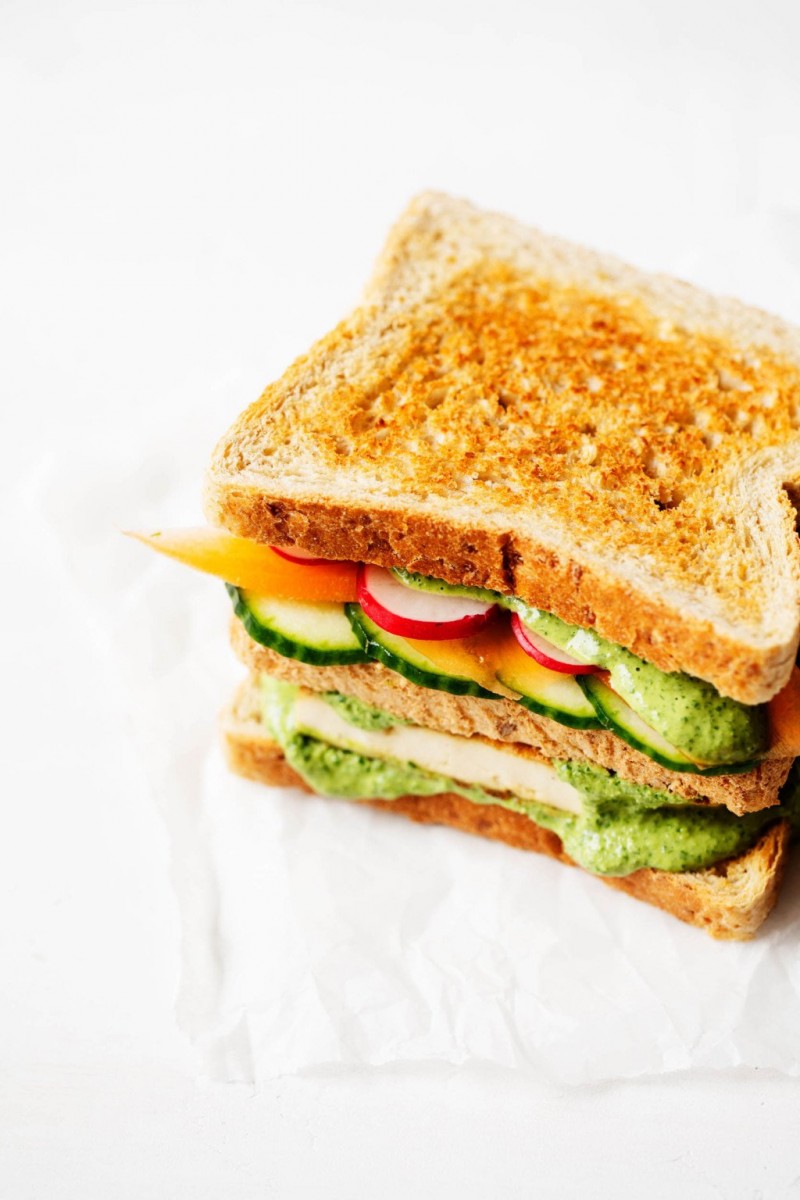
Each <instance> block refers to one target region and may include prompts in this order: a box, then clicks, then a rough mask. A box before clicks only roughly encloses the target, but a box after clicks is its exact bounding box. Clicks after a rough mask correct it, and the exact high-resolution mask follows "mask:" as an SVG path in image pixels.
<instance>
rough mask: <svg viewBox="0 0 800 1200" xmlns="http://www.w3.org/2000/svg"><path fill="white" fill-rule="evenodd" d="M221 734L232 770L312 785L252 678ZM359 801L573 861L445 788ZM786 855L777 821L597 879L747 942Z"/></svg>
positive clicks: (553, 840) (766, 909) (530, 829)
mask: <svg viewBox="0 0 800 1200" xmlns="http://www.w3.org/2000/svg"><path fill="white" fill-rule="evenodd" d="M222 734H223V743H224V747H225V753H226V757H227V760H228V764H229V766H230V767H231V769H232V770H234V771H236V772H237V773H238V774H239V775H244V776H245V777H246V778H248V779H254V780H258V781H259V782H261V783H266V784H272V785H274V786H276V787H299V788H302V789H303V790H304V791H310V790H311V789H310V788H309V787H308V785H307V784H306V783H305V782H304V781H303V779H301V777H300V776H299V775H298V774H297V773H296V772H295V771H294V770H293V769H292V768H291V767H290V766H289V764H288V763H287V762H286V760H285V758H284V757H283V754H282V752H281V749H280V747H279V746H278V745H276V743H275V742H274V741H272V739H271V738H270V737H269V735H268V734H267V732H266V730H265V728H264V726H263V724H262V721H261V715H260V706H259V695H258V687H257V685H256V684H255V682H254V681H253V680H252V679H251V680H247V681H245V682H244V683H243V684H242V686H241V687H240V688H239V690H238V692H237V693H236V695H235V697H234V699H233V701H232V703H231V704H230V706H229V707H228V708H227V709H226V710H225V712H224V713H223V715H222ZM361 803H367V804H371V805H372V806H373V807H375V808H382V809H385V810H386V811H387V812H394V813H400V814H402V815H403V816H406V817H410V818H411V820H412V821H419V822H420V823H422V824H433V825H452V826H453V827H454V828H456V829H462V830H464V831H466V832H467V833H478V834H481V835H482V836H483V837H488V838H493V839H495V840H497V841H501V842H506V843H507V844H508V845H509V846H515V847H518V848H519V849H523V850H536V851H538V852H539V853H540V854H547V855H549V856H550V857H551V858H557V859H558V860H559V861H560V862H563V863H566V864H568V865H570V866H575V865H576V864H575V863H573V861H572V859H571V858H569V856H568V855H567V854H565V853H564V849H563V846H562V844H561V840H560V838H558V837H557V836H556V835H555V834H554V833H552V832H550V831H549V830H545V829H542V828H541V827H540V826H538V825H536V824H535V822H534V821H532V820H530V819H529V818H528V817H524V816H521V815H520V814H518V813H513V812H509V811H508V810H506V809H504V808H500V807H498V806H494V805H491V806H490V805H481V804H473V803H472V802H471V801H469V800H466V799H464V798H463V797H462V796H457V795H454V794H452V793H446V794H444V795H440V796H403V797H401V798H400V799H398V800H391V801H388V800H368V801H362V802H361ZM788 852H789V824H788V822H787V821H779V822H776V824H775V825H772V826H771V827H770V828H768V829H767V830H766V831H765V832H764V833H763V834H762V836H761V837H760V838H759V840H758V841H757V842H756V844H755V845H754V846H753V848H752V849H751V850H749V851H748V852H747V853H746V854H742V855H740V856H739V857H738V858H735V859H728V860H727V861H725V862H722V863H718V864H716V865H715V866H713V867H709V868H707V869H705V870H702V871H685V872H669V871H655V870H650V869H645V870H640V871H635V872H634V873H633V874H631V875H625V876H622V877H614V878H611V877H608V876H606V877H599V878H602V881H603V883H607V884H608V885H609V886H610V887H613V888H617V889H618V890H620V891H623V892H627V893H628V894H629V895H630V896H635V897H636V898H637V899H639V900H646V901H647V903H648V904H654V905H656V907H658V908H662V909H664V910H665V911H666V912H670V913H672V914H673V915H674V916H676V917H679V918H680V920H681V921H686V922H688V923H689V924H690V925H698V926H700V928H702V929H705V930H707V932H708V933H710V934H711V935H712V936H713V937H716V938H728V939H730V938H736V939H746V938H750V937H752V936H753V934H754V933H755V932H756V930H757V929H758V927H759V926H760V925H761V924H762V922H763V921H764V920H765V919H766V917H767V916H768V915H769V913H770V912H771V910H772V908H773V907H774V905H775V902H776V900H777V898H778V891H779V888H780V883H781V879H782V877H783V872H784V869H785V865H786V859H787V856H788Z"/></svg>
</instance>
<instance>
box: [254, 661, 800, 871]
mask: <svg viewBox="0 0 800 1200" xmlns="http://www.w3.org/2000/svg"><path fill="white" fill-rule="evenodd" d="M295 695H296V688H294V687H292V686H291V685H288V684H282V683H278V682H276V681H275V680H272V679H270V678H269V677H268V676H262V696H263V713H264V720H265V723H266V725H267V727H268V728H269V730H270V732H271V733H272V736H273V737H274V738H275V740H276V741H277V742H278V743H279V745H280V746H281V749H282V750H283V753H284V755H285V756H286V759H287V761H288V762H289V764H290V765H291V766H292V767H293V768H294V770H295V771H297V773H298V774H299V775H301V776H302V777H303V779H305V780H306V782H307V783H308V784H309V786H310V787H312V788H313V789H314V791H316V792H320V793H322V794H323V795H330V796H342V797H345V798H349V799H355V800H359V799H373V798H375V799H382V800H396V799H397V798H398V797H400V796H407V795H414V796H432V795H437V794H440V793H442V792H454V793H456V794H458V795H461V796H465V797H466V798H467V799H468V800H471V801H472V802H473V803H476V804H497V805H500V806H502V807H503V808H507V809H510V810H511V811H513V812H518V813H522V814H523V815H524V816H527V817H530V819H531V820H533V821H535V822H536V824H537V825H541V826H543V827H544V828H546V829H550V830H552V831H553V832H554V833H556V834H557V835H558V836H559V837H560V838H561V840H562V842H563V843H564V849H565V850H566V852H567V853H568V854H569V855H570V857H571V858H573V859H574V860H575V861H576V862H578V863H580V865H581V866H582V867H585V869H586V870H587V871H592V872H594V873H595V874H598V875H628V874H630V872H631V871H636V870H638V869H639V868H640V867H657V868H659V869H661V870H665V871H688V870H695V869H698V868H700V867H705V866H710V865H711V864H712V863H715V862H719V861H720V860H721V859H724V858H729V857H733V856H735V855H737V854H740V853H742V852H743V851H744V850H746V849H747V848H748V847H749V846H750V845H752V843H753V842H754V841H755V839H756V838H757V836H758V834H759V833H760V831H761V830H762V829H763V828H764V827H765V826H766V825H767V824H769V823H770V822H772V821H774V820H775V819H776V818H778V817H787V816H788V817H790V818H791V819H793V820H794V821H796V822H798V825H800V775H798V776H794V775H793V777H791V778H790V783H789V784H787V790H786V791H785V796H786V799H785V801H784V803H782V804H781V806H779V807H774V808H771V809H766V810H764V811H762V812H759V813H751V814H748V815H747V816H745V817H737V816H735V815H734V814H733V813H730V812H729V811H728V810H727V809H723V808H717V807H704V806H700V805H687V804H684V803H682V802H681V801H680V800H679V799H677V798H676V797H674V796H672V795H670V794H669V793H667V792H659V791H656V790H655V789H654V788H649V787H645V786H643V785H641V784H634V783H629V782H627V781H626V780H623V779H620V778H618V777H617V776H615V775H612V774H611V773H610V772H609V771H606V770H604V769H603V768H601V767H597V766H593V765H589V764H586V763H571V762H564V763H556V764H554V766H555V767H556V770H557V771H558V774H559V775H560V777H561V778H562V779H564V780H565V781H566V782H568V783H570V784H572V786H573V787H575V788H576V789H577V790H578V791H579V792H580V794H581V797H582V800H583V811H582V813H581V814H580V815H575V814H573V813H569V812H565V811H563V810H559V809H556V808H551V807H550V806H549V805H545V804H539V803H537V802H536V801H531V800H522V799H520V798H519V797H515V796H497V795H494V794H493V793H491V792H487V791H485V790H484V789H483V788H480V787H475V786H472V785H469V786H468V785H464V784H461V783H459V782H457V781H456V780H453V779H450V778H447V777H445V776H442V775H437V774H435V773H434V772H432V771H426V770H424V769H423V768H421V767H417V766H415V765H414V764H413V763H410V762H399V761H397V760H392V759H378V758H372V757H367V756H365V755H362V754H358V753H357V752H355V751H353V750H344V749H340V748H339V747H337V746H333V745H331V744H330V743H328V742H324V741H322V740H320V739H319V738H316V737H313V736H311V735H309V734H307V733H301V732H299V731H298V730H297V728H296V727H295V724H294V720H293V709H294V698H295ZM326 698H328V697H326ZM790 785H791V786H790Z"/></svg>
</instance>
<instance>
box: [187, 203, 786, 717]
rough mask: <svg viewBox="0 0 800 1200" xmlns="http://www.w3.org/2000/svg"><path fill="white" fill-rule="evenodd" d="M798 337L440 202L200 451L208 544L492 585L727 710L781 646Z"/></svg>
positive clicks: (768, 683) (763, 679)
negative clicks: (703, 689) (710, 688)
mask: <svg viewBox="0 0 800 1200" xmlns="http://www.w3.org/2000/svg"><path fill="white" fill-rule="evenodd" d="M798 493H800V330H799V329H797V328H795V327H793V326H791V325H789V324H787V323H786V322H784V321H782V320H780V319H779V318H777V317H772V316H769V315H767V314H766V313H763V312H761V311H759V310H757V309H753V308H748V307H746V306H744V305H742V304H740V303H739V302H737V301H734V300H730V299H724V298H717V297H715V296H712V295H709V294H708V293H706V292H703V291H700V290H698V289H697V288H694V287H691V286H690V285H688V284H686V283H682V282H680V281H678V280H674V279H671V278H667V277H664V276H654V275H648V274H645V273H643V272H641V271H637V270H635V269H634V268H632V267H629V266H626V265H624V264H623V263H620V262H618V261H617V260H616V259H613V258H609V257H607V256H603V255H600V254H596V253H594V252H592V251H589V250H585V249H582V248H580V247H576V246H573V245H570V244H569V243H567V242H563V241H560V240H558V239H556V238H552V237H548V236H546V235H545V234H542V233H539V232H538V231H536V230H533V229H530V228H527V227H526V226H523V225H520V224H518V223H517V222H515V221H513V220H511V219H509V218H507V217H504V216H499V215H497V214H493V213H485V212H481V211H479V210H478V209H476V208H474V207H473V206H472V205H470V204H468V203H466V202H465V201H461V200H455V199H452V198H450V197H448V196H443V195H439V194H435V193H430V194H426V195H423V196H420V197H419V198H418V199H416V200H415V201H414V202H413V203H412V204H411V205H410V207H409V208H408V209H407V211H406V212H405V213H404V215H403V216H402V217H401V218H400V220H399V221H398V223H397V225H396V226H395V227H394V229H393V230H392V232H391V234H390V236H389V240H388V242H387V245H386V247H385V249H384V251H383V254H382V256H381V258H380V259H379V262H378V264H377V268H376V271H375V274H374V276H373V279H372V281H371V283H370V284H369V286H368V288H367V290H366V293H365V296H364V300H363V302H362V304H361V305H360V307H359V308H357V309H356V310H355V312H353V313H352V314H351V315H350V316H349V317H348V318H347V319H346V320H344V321H343V322H342V323H341V324H340V325H338V326H337V327H336V328H335V329H334V330H333V331H332V332H331V333H330V334H328V335H327V336H326V337H324V338H322V339H321V340H320V341H319V342H317V343H316V345H314V346H313V347H312V348H311V350H310V351H309V353H308V354H307V355H305V356H303V357H302V358H300V359H298V360H297V361H296V362H295V363H294V364H293V365H292V366H291V367H290V368H289V369H288V371H287V372H286V373H285V374H284V375H283V377H282V378H281V379H279V380H277V381H276V382H275V383H273V384H271V385H270V386H269V387H268V388H267V390H266V391H265V392H264V394H263V396H262V397H261V399H260V400H258V401H257V402H256V403H255V404H253V405H252V406H251V407H250V408H248V409H247V410H246V412H244V413H243V414H242V416H241V417H240V418H239V420H238V421H237V422H236V423H235V424H234V425H233V427H232V428H231V430H230V431H229V432H228V433H227V434H226V436H225V437H224V438H223V439H222V441H221V442H220V443H219V445H218V446H217V449H216V451H215V453H214V457H213V460H212V464H211V468H210V472H209V476H208V481H207V505H206V510H207V514H208V516H209V519H210V520H211V521H212V522H214V523H215V524H221V525H224V526H225V527H226V528H228V529H230V530H232V531H234V532H236V533H239V534H243V535H244V536H247V537H251V538H256V539H258V540H260V541H266V542H270V543H276V544H279V545H280V544H284V545H286V544H292V543H296V544H297V545H299V546H302V547H304V548H306V549H310V550H314V551H316V552H317V553H318V554H320V555H321V556H323V557H328V558H347V559H357V560H363V561H366V562H373V563H379V564H382V565H384V566H391V565H401V566H404V567H408V568H410V569H411V570H414V571H418V572H421V573H423V574H426V575H433V576H437V577H438V578H441V579H444V580H448V581H450V582H453V583H466V584H471V585H475V586H483V587H490V588H495V589H497V590H499V591H502V592H505V593H508V594H514V595H518V596H520V597H522V598H523V599H525V600H528V601H530V602H531V603H533V604H535V605H538V606H539V607H541V608H543V609H546V610H548V611H550V612H554V613H556V614H557V615H558V616H560V617H562V618H563V619H565V620H567V621H570V622H573V623H575V624H578V625H583V626H594V627H596V628H597V630H598V632H599V633H601V634H602V635H603V636H605V637H607V638H610V639H611V640H613V641H615V642H619V643H621V644H622V645H624V646H627V647H628V648H630V649H631V650H633V651H634V652H635V653H636V654H639V655H641V657H642V658H645V659H647V660H648V661H649V662H652V663H654V664H655V665H656V666H658V667H660V668H662V669H663V670H667V671H669V670H683V671H687V672H689V673H690V674H692V675H695V676H699V677H700V678H703V679H707V680H709V681H710V682H711V683H713V684H714V685H715V686H716V687H717V688H718V690H719V691H720V692H722V693H724V694H725V695H729V696H733V697H735V698H736V699H739V700H741V701H743V702H745V703H748V704H756V703H760V702H762V701H765V700H768V699H769V698H770V697H771V696H772V695H774V693H775V692H776V691H778V690H779V689H780V688H781V687H782V686H783V684H784V683H785V682H786V680H787V679H788V676H789V674H790V671H791V667H792V664H793V662H794V659H795V655H796V651H797V645H798V638H800V544H799V543H798V538H797V534H796V532H795V522H796V511H795V504H794V503H793V501H794V500H795V498H796V496H797V495H798Z"/></svg>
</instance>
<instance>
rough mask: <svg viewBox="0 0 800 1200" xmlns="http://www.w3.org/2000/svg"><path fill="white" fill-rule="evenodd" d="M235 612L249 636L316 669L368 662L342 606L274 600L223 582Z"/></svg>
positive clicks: (287, 656) (285, 656) (284, 655)
mask: <svg viewBox="0 0 800 1200" xmlns="http://www.w3.org/2000/svg"><path fill="white" fill-rule="evenodd" d="M225 586H226V588H227V589H228V595H229V596H230V598H231V600H232V601H233V607H234V611H235V613H236V615H237V617H238V618H239V619H240V621H241V622H242V624H243V625H244V627H245V629H246V630H247V632H248V633H249V634H250V637H251V638H253V640H254V641H256V642H260V643H261V645H262V646H268V647H269V648H270V650H275V651H276V653H278V654H282V655H283V657H284V658H296V659H298V660H299V661H300V662H307V663H313V664H314V666H317V667H331V666H339V665H342V666H343V665H346V664H348V663H363V662H368V657H367V655H366V654H365V653H364V651H363V649H362V648H361V643H360V642H359V640H358V638H357V637H356V635H355V634H354V633H353V629H352V626H351V624H350V622H349V621H348V619H347V617H346V616H345V611H344V605H343V604H331V603H323V602H318V603H313V604H311V603H305V602H301V601H299V600H275V599H274V598H273V597H272V596H261V595H259V594H258V593H257V592H251V591H247V590H246V589H245V588H237V587H234V586H233V584H231V583H226V585H225Z"/></svg>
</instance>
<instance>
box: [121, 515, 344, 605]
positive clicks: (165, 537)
mask: <svg viewBox="0 0 800 1200" xmlns="http://www.w3.org/2000/svg"><path fill="white" fill-rule="evenodd" d="M129 536H130V537H134V538H137V540H138V541H140V542H144V544H145V545H146V546H150V547H151V549H153V550H158V551H159V553H160V554H166V555H167V556H168V557H169V558H175V559H177V560H178V562H182V563H184V564H185V565H186V566H187V567H194V568H195V569H196V570H198V571H205V572H206V574H208V575H216V576H218V577H219V578H220V579H224V580H226V581H227V582H228V583H233V584H236V586H237V587H243V588H248V589H250V590H251V591H254V592H260V593H263V594H264V595H266V596H273V597H274V598H275V599H277V600H308V601H337V602H340V603H345V602H347V601H350V600H355V599H356V564H355V563H348V562H330V563H324V564H318V565H316V566H304V565H303V564H302V563H296V562H289V560H288V559H286V558H281V556H280V555H279V554H276V553H275V552H274V550H271V549H270V547H269V546H266V545H264V544H263V542H254V541H252V540H251V539H250V538H243V537H236V536H235V535H234V534H232V533H226V532H225V530H223V529H208V528H199V529H166V530H163V531H161V532H159V533H135V532H134V533H130V534H129Z"/></svg>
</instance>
